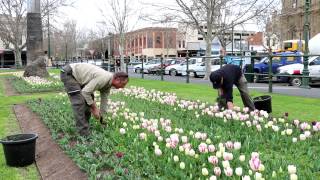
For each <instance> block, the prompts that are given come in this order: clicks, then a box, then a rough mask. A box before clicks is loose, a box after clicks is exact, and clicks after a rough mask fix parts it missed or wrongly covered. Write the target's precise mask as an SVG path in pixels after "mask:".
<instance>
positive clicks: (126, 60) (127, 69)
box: [125, 57, 129, 74]
mask: <svg viewBox="0 0 320 180" xmlns="http://www.w3.org/2000/svg"><path fill="white" fill-rule="evenodd" d="M125 62H126V73H127V74H128V73H129V68H128V65H129V57H127V58H126V59H125Z"/></svg>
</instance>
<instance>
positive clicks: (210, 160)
mask: <svg viewBox="0 0 320 180" xmlns="http://www.w3.org/2000/svg"><path fill="white" fill-rule="evenodd" d="M208 161H209V163H211V164H213V165H217V164H218V162H219V159H218V158H217V157H216V156H209V157H208Z"/></svg>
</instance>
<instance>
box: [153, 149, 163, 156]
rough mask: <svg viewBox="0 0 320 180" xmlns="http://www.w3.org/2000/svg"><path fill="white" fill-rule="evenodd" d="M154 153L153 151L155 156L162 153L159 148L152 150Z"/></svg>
mask: <svg viewBox="0 0 320 180" xmlns="http://www.w3.org/2000/svg"><path fill="white" fill-rule="evenodd" d="M154 153H155V154H156V155H157V156H161V155H162V151H161V150H160V149H158V148H156V149H155V150H154Z"/></svg>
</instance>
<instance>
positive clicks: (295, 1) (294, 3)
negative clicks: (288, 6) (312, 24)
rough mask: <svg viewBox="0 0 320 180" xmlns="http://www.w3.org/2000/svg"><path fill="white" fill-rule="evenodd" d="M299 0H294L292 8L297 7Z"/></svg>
mask: <svg viewBox="0 0 320 180" xmlns="http://www.w3.org/2000/svg"><path fill="white" fill-rule="evenodd" d="M297 3H298V0H292V8H297Z"/></svg>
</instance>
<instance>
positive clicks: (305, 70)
mask: <svg viewBox="0 0 320 180" xmlns="http://www.w3.org/2000/svg"><path fill="white" fill-rule="evenodd" d="M304 6H305V11H304V26H303V36H304V42H305V53H304V58H303V71H302V74H303V78H302V86H301V87H302V88H310V86H309V77H308V76H309V70H308V62H309V26H310V24H309V13H310V12H309V11H310V0H305V5H304Z"/></svg>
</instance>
